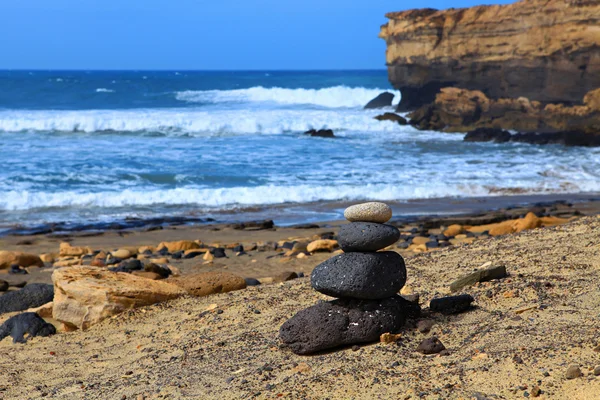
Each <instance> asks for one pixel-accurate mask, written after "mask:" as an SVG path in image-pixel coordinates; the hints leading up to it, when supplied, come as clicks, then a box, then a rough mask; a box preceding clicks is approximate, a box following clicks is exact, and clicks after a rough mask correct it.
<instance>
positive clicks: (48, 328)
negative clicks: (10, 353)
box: [0, 312, 56, 343]
mask: <svg viewBox="0 0 600 400" xmlns="http://www.w3.org/2000/svg"><path fill="white" fill-rule="evenodd" d="M26 333H27V334H28V335H29V336H30V337H34V336H50V335H54V334H55V333H56V328H54V325H52V324H48V323H46V321H44V319H43V318H41V317H40V316H39V315H37V314H36V313H32V312H27V313H23V314H19V315H15V316H14V317H11V318H9V319H7V320H6V321H5V322H4V323H3V324H2V325H0V340H2V339H4V338H5V337H7V336H9V335H10V336H11V337H12V338H13V343H25V342H26V341H27V339H26V338H25V334H26Z"/></svg>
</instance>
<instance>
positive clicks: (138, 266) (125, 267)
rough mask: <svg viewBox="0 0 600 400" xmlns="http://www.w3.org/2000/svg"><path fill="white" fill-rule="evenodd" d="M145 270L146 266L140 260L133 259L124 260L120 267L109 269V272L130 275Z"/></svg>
mask: <svg viewBox="0 0 600 400" xmlns="http://www.w3.org/2000/svg"><path fill="white" fill-rule="evenodd" d="M143 269H144V265H143V264H142V262H141V261H140V260H138V259H135V258H132V259H129V260H123V261H121V262H120V263H119V265H118V266H116V267H113V268H109V269H108V270H109V271H112V272H127V273H130V272H132V271H140V270H143Z"/></svg>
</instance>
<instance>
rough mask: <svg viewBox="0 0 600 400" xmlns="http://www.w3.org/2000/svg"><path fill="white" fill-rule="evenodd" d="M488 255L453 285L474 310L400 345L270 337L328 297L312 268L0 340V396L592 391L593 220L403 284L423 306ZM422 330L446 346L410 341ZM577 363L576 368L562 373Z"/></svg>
mask: <svg viewBox="0 0 600 400" xmlns="http://www.w3.org/2000/svg"><path fill="white" fill-rule="evenodd" d="M246 234H248V232H247V233H246ZM250 234H252V233H250ZM327 256H328V255H327ZM327 256H326V255H325V254H324V255H322V256H320V257H319V258H322V259H326V258H327ZM318 262H319V260H318V259H317V258H314V259H311V265H312V264H314V265H312V267H314V266H315V265H316V264H317V263H318ZM486 262H491V263H492V264H494V265H499V264H502V265H505V266H506V268H507V270H508V272H509V274H510V275H509V277H508V278H505V279H501V280H497V281H492V282H487V283H480V284H476V285H475V286H472V287H468V288H465V289H463V291H461V293H469V294H471V295H473V296H474V297H475V300H476V301H475V304H476V306H477V307H476V308H475V309H474V310H471V311H468V312H466V313H463V314H459V315H454V316H440V315H430V316H427V315H425V316H424V317H423V318H422V319H429V320H431V321H433V323H434V325H433V328H432V329H431V332H429V333H420V332H419V331H418V330H417V329H416V328H415V323H414V322H413V323H409V324H408V325H407V326H406V327H405V329H404V330H403V331H402V335H401V338H400V340H399V341H397V342H396V343H391V344H384V343H374V344H368V345H364V346H361V347H360V348H359V349H358V350H356V351H353V349H352V348H342V349H339V350H335V351H332V352H327V353H321V354H317V355H313V356H297V355H294V354H293V353H292V352H291V351H289V350H287V349H285V348H282V347H281V346H280V343H279V341H278V338H277V335H278V329H279V327H280V326H281V324H282V323H283V322H284V321H285V320H286V319H287V318H289V317H291V316H292V315H294V314H295V313H296V312H297V311H299V310H301V309H303V308H305V307H308V306H310V305H312V304H315V303H316V302H317V301H319V300H326V299H328V298H327V297H326V296H324V295H321V294H319V293H317V292H315V291H314V290H312V289H311V288H310V283H309V279H308V278H302V279H296V280H293V281H289V282H284V283H279V284H271V285H262V286H258V287H249V288H247V289H246V290H241V291H236V292H230V293H225V294H219V295H213V296H208V297H203V298H190V297H185V298H180V299H177V300H174V301H170V302H167V303H162V304H157V305H154V306H149V307H143V308H140V309H136V310H132V311H129V312H126V313H123V314H120V315H118V316H115V317H113V318H111V319H109V320H105V321H103V322H101V323H100V324H98V325H95V326H92V327H91V328H90V329H89V330H87V331H75V332H71V333H61V334H58V335H55V336H52V337H49V338H33V339H31V340H30V341H29V342H28V343H27V344H25V345H13V344H12V343H11V341H10V340H9V339H7V340H4V341H2V342H0V359H1V360H2V363H0V398H3V399H35V398H41V397H42V396H44V397H46V398H61V399H81V398H85V399H105V398H106V399H108V398H110V399H159V398H165V399H166V398H169V399H171V398H197V399H209V398H223V399H225V398H265V399H270V398H280V397H282V398H330V399H349V398H356V399H374V398H393V399H414V398H425V399H438V398H444V399H446V398H451V399H454V398H456V399H458V398H465V399H471V398H477V399H488V398H489V399H493V398H505V399H514V398H523V397H524V396H529V397H533V396H535V395H539V398H548V399H596V398H598V397H597V396H598V393H600V378H598V377H595V376H594V373H593V370H594V368H595V367H597V366H598V365H600V352H599V351H600V348H599V347H598V346H599V345H600V322H599V318H600V292H599V291H598V290H599V289H598V281H599V279H600V219H599V218H598V217H585V218H581V219H579V220H576V221H574V222H571V223H569V224H566V225H562V226H557V227H551V228H544V229H536V230H531V231H526V232H522V233H519V234H514V235H508V236H503V237H499V238H489V239H484V240H479V241H476V242H475V243H473V244H470V245H467V244H465V245H459V246H454V247H451V248H446V249H442V250H439V251H435V252H429V253H423V254H418V255H415V256H412V257H408V258H407V259H406V264H407V268H408V276H409V278H408V282H407V286H408V287H409V288H410V289H412V290H413V291H414V293H418V294H419V295H420V299H421V305H422V306H423V307H426V306H427V304H428V301H429V300H430V299H432V298H435V297H439V296H442V295H445V294H448V293H449V285H450V283H451V282H452V281H454V280H455V279H457V278H459V277H460V276H463V275H465V274H468V273H469V272H472V271H473V269H474V268H477V267H479V266H481V265H482V264H484V263H486ZM410 289H406V290H409V291H410ZM431 336H437V337H438V338H439V339H440V340H441V342H442V343H443V344H444V345H445V346H446V348H447V349H448V350H449V352H450V354H449V355H447V356H439V355H433V356H424V355H422V354H419V353H417V352H416V351H415V350H416V348H417V346H418V345H419V343H420V342H421V341H422V340H423V339H424V338H425V337H431ZM573 364H575V365H579V366H580V368H581V371H582V373H583V376H582V377H578V378H575V379H566V377H565V373H566V371H567V368H568V367H569V366H570V365H573ZM538 388H539V390H538Z"/></svg>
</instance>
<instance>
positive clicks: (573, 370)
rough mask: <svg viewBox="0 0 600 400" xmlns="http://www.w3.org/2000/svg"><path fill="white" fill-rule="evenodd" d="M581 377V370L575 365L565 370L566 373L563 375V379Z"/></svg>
mask: <svg viewBox="0 0 600 400" xmlns="http://www.w3.org/2000/svg"><path fill="white" fill-rule="evenodd" d="M582 375H583V374H582V373H581V369H579V366H577V365H571V366H569V368H567V372H566V373H565V377H566V378H567V379H575V378H579V377H580V376H582Z"/></svg>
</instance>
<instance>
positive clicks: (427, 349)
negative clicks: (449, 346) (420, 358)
mask: <svg viewBox="0 0 600 400" xmlns="http://www.w3.org/2000/svg"><path fill="white" fill-rule="evenodd" d="M442 350H446V346H444V344H443V343H442V342H440V340H439V339H438V338H437V337H435V336H433V337H430V338H427V339H423V341H422V342H421V344H419V346H418V347H417V351H418V352H419V353H422V354H437V353H440V352H441V351H442Z"/></svg>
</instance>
